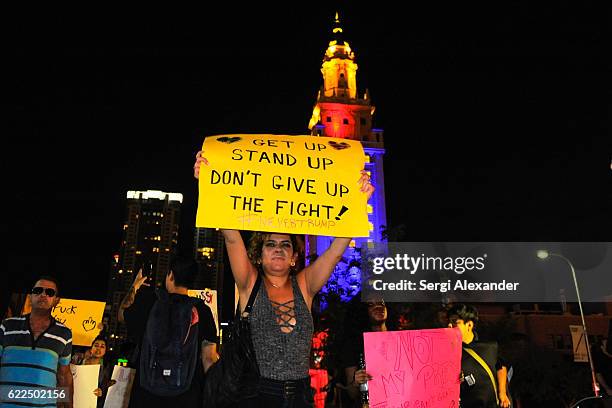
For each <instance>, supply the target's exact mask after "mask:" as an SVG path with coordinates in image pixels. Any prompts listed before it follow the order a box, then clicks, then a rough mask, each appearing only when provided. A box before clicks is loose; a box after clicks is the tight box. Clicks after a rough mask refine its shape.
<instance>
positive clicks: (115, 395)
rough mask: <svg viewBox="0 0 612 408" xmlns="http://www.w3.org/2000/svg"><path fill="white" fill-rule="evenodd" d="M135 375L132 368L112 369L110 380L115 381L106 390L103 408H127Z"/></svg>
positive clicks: (116, 367)
mask: <svg viewBox="0 0 612 408" xmlns="http://www.w3.org/2000/svg"><path fill="white" fill-rule="evenodd" d="M135 375H136V370H135V369H133V368H128V367H120V366H115V367H113V375H112V376H111V379H112V380H115V381H116V383H115V384H113V385H111V386H110V387H109V388H108V393H107V394H106V399H105V400H104V408H127V406H128V404H129V402H130V394H131V392H132V384H133V383H134V376H135Z"/></svg>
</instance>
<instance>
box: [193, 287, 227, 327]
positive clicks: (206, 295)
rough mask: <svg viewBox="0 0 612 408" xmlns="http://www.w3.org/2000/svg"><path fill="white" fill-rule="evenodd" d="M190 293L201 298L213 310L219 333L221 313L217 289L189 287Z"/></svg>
mask: <svg viewBox="0 0 612 408" xmlns="http://www.w3.org/2000/svg"><path fill="white" fill-rule="evenodd" d="M188 295H189V296H191V297H195V298H199V299H202V300H203V301H204V304H205V305H206V306H208V307H209V308H210V310H211V311H212V315H213V319H214V320H215V327H216V328H217V334H219V315H218V313H217V291H216V290H213V289H189V291H188Z"/></svg>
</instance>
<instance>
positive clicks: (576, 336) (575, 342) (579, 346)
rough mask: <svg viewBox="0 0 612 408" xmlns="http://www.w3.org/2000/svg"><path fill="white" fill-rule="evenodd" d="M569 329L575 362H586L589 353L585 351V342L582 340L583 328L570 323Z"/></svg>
mask: <svg viewBox="0 0 612 408" xmlns="http://www.w3.org/2000/svg"><path fill="white" fill-rule="evenodd" d="M569 329H570V333H571V334H572V349H573V350H574V361H575V362H576V363H588V362H589V355H588V353H587V347H586V342H585V341H584V330H583V329H582V326H579V325H574V324H570V326H569Z"/></svg>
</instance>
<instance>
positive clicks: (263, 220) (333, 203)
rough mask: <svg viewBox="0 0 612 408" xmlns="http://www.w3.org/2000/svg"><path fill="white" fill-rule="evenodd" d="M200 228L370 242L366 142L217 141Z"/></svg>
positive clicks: (203, 175)
mask: <svg viewBox="0 0 612 408" xmlns="http://www.w3.org/2000/svg"><path fill="white" fill-rule="evenodd" d="M202 150H203V151H204V156H205V157H206V159H207V160H208V162H209V165H202V166H201V167H200V178H199V180H200V181H199V184H200V195H199V200H198V214H197V218H196V226H197V227H209V228H227V229H239V230H252V231H270V232H284V233H292V234H311V235H328V236H341V237H366V236H368V233H369V224H368V219H367V213H366V196H365V194H364V193H362V192H360V191H359V187H360V186H359V184H358V180H359V178H360V177H361V174H360V171H361V170H362V169H363V168H364V165H365V161H366V157H365V154H364V151H363V147H362V146H361V143H359V142H358V141H354V140H348V139H338V138H331V137H318V136H286V135H226V136H211V137H207V138H206V139H205V140H204V145H203V147H202Z"/></svg>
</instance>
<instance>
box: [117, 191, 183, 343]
mask: <svg viewBox="0 0 612 408" xmlns="http://www.w3.org/2000/svg"><path fill="white" fill-rule="evenodd" d="M182 202H183V195H182V194H179V193H165V192H163V191H154V190H147V191H128V192H127V212H126V220H125V223H124V224H123V231H124V232H123V239H122V241H121V247H120V251H119V254H116V255H115V256H114V257H113V260H112V261H111V272H110V277H109V285H108V296H107V303H106V304H107V306H106V309H107V310H106V313H105V314H106V318H105V320H106V321H107V323H106V324H107V332H108V335H109V337H110V343H111V347H112V346H113V345H114V344H117V343H121V342H122V341H123V340H125V336H126V332H125V326H124V325H122V324H119V322H118V321H117V311H118V309H119V304H120V303H121V300H122V299H123V297H124V296H125V295H126V293H127V291H128V290H129V288H130V286H131V285H132V283H133V282H134V278H135V276H136V274H137V273H138V271H139V270H140V269H142V270H143V273H145V274H148V275H150V276H151V283H152V284H153V285H155V286H156V287H160V286H162V285H164V283H165V277H166V274H167V273H168V271H169V269H170V260H171V257H172V255H173V254H174V253H175V251H176V245H177V242H178V241H177V240H178V232H179V231H178V230H179V220H180V212H181V204H182Z"/></svg>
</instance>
